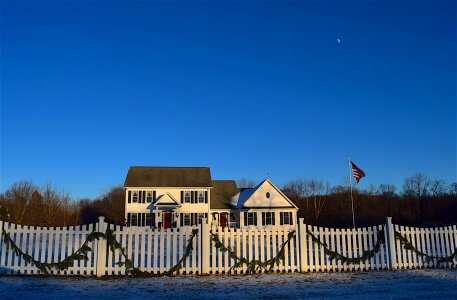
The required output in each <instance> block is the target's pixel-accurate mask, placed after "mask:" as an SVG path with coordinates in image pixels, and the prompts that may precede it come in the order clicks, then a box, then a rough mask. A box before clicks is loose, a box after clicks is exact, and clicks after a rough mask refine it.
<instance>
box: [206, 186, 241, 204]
mask: <svg viewBox="0 0 457 300" xmlns="http://www.w3.org/2000/svg"><path fill="white" fill-rule="evenodd" d="M239 191H240V190H239V189H238V188H237V187H236V182H235V180H213V188H212V189H211V209H230V208H233V207H232V206H231V205H230V200H231V198H232V197H233V196H235V195H236V194H238V192H239Z"/></svg>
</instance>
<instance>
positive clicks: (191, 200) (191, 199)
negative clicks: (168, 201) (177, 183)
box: [190, 191, 194, 203]
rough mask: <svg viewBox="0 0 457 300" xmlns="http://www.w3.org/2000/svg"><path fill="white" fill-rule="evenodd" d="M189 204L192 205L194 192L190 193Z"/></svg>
mask: <svg viewBox="0 0 457 300" xmlns="http://www.w3.org/2000/svg"><path fill="white" fill-rule="evenodd" d="M190 203H194V191H191V192H190Z"/></svg>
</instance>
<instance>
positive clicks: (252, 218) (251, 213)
mask: <svg viewBox="0 0 457 300" xmlns="http://www.w3.org/2000/svg"><path fill="white" fill-rule="evenodd" d="M247 214H248V218H247V221H248V224H247V226H254V214H255V213H254V212H247ZM250 220H251V221H252V222H250Z"/></svg>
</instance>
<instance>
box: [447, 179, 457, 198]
mask: <svg viewBox="0 0 457 300" xmlns="http://www.w3.org/2000/svg"><path fill="white" fill-rule="evenodd" d="M449 194H451V195H454V196H457V182H453V183H451V184H450V185H449Z"/></svg>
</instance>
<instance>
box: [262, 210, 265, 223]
mask: <svg viewBox="0 0 457 300" xmlns="http://www.w3.org/2000/svg"><path fill="white" fill-rule="evenodd" d="M262 226H265V212H262Z"/></svg>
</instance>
